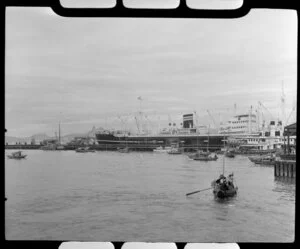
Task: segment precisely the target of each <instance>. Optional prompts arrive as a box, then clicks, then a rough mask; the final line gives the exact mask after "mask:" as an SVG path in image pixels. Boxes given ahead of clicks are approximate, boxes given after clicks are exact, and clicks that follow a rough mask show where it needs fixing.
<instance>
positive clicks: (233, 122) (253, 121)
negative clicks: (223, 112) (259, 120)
mask: <svg viewBox="0 0 300 249" xmlns="http://www.w3.org/2000/svg"><path fill="white" fill-rule="evenodd" d="M249 122H250V120H242V121H229V123H231V124H241V123H249ZM252 123H256V121H255V120H252Z"/></svg>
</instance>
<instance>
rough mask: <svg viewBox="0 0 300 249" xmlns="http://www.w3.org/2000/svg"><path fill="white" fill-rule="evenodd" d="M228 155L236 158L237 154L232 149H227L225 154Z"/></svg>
mask: <svg viewBox="0 0 300 249" xmlns="http://www.w3.org/2000/svg"><path fill="white" fill-rule="evenodd" d="M224 155H225V156H226V157H229V158H234V157H235V154H234V152H233V151H232V150H228V151H225V154H224Z"/></svg>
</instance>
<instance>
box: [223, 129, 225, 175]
mask: <svg viewBox="0 0 300 249" xmlns="http://www.w3.org/2000/svg"><path fill="white" fill-rule="evenodd" d="M223 141H224V155H223V175H224V171H225V134H224V140H223Z"/></svg>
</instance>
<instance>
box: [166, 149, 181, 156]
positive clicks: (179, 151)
mask: <svg viewBox="0 0 300 249" xmlns="http://www.w3.org/2000/svg"><path fill="white" fill-rule="evenodd" d="M168 154H170V155H179V154H182V151H181V150H180V149H179V148H172V149H170V150H169V151H168Z"/></svg>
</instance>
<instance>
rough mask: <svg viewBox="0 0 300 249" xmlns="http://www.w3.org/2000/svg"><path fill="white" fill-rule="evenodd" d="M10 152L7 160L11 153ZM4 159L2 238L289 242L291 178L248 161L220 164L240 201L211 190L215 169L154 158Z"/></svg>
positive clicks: (40, 155) (33, 153) (53, 155)
mask: <svg viewBox="0 0 300 249" xmlns="http://www.w3.org/2000/svg"><path fill="white" fill-rule="evenodd" d="M11 152H12V151H11V150H6V151H5V154H6V155H7V154H10V153H11ZM24 153H25V154H27V155H28V156H27V158H26V159H24V160H13V159H8V158H7V156H6V155H5V157H6V159H5V196H6V198H7V201H6V204H5V235H6V239H8V240H85V241H155V242H165V241H175V242H292V241H294V227H295V180H294V179H291V178H290V179H286V180H279V179H275V177H274V169H273V167H272V166H259V165H255V164H254V163H252V162H250V161H249V159H248V158H247V157H245V156H236V157H235V158H226V173H231V172H234V175H235V179H236V183H237V186H238V188H239V189H238V194H237V196H236V197H234V198H231V199H228V200H223V201H219V200H216V199H215V198H214V197H213V194H212V190H208V191H204V192H200V193H198V194H194V195H191V196H188V197H186V193H188V192H193V191H196V190H200V189H204V188H209V187H210V184H211V181H212V180H213V179H215V178H216V177H218V176H219V174H220V173H221V172H222V155H219V159H218V160H217V161H209V162H202V161H193V160H191V159H189V158H188V157H187V156H186V155H169V154H164V153H153V152H130V153H118V152H114V151H97V152H95V153H76V152H74V151H41V150H27V151H24Z"/></svg>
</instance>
